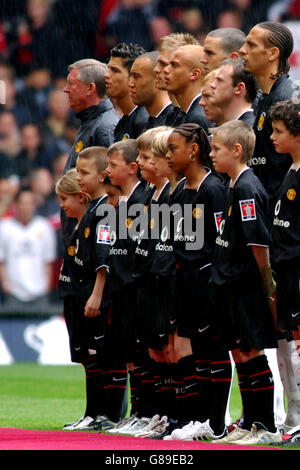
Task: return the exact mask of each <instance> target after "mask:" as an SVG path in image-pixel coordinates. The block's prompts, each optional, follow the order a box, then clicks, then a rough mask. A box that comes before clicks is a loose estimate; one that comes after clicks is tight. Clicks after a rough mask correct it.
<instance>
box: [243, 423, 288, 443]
mask: <svg viewBox="0 0 300 470" xmlns="http://www.w3.org/2000/svg"><path fill="white" fill-rule="evenodd" d="M271 442H272V443H274V442H275V443H276V442H278V443H279V442H282V437H281V433H280V431H278V429H277V430H276V432H270V431H268V430H267V429H266V428H265V426H264V425H263V424H261V423H253V424H252V427H251V431H250V432H249V433H248V434H246V436H244V437H243V438H242V439H239V440H237V441H235V442H234V443H235V444H238V445H246V446H252V445H256V444H269V443H271Z"/></svg>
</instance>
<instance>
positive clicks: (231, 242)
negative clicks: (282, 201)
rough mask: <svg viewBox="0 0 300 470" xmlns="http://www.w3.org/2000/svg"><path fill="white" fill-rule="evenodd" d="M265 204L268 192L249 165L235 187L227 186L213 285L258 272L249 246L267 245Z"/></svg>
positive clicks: (214, 260)
mask: <svg viewBox="0 0 300 470" xmlns="http://www.w3.org/2000/svg"><path fill="white" fill-rule="evenodd" d="M268 204H269V197H268V194H267V192H266V190H265V189H264V187H263V185H262V184H261V182H260V180H259V179H258V178H257V177H256V176H255V174H254V173H253V170H251V169H250V168H248V169H246V170H244V171H243V172H241V174H240V175H239V177H238V179H237V180H236V182H235V184H234V187H230V186H228V188H227V189H226V199H225V206H224V212H223V217H222V220H221V223H220V229H219V234H218V236H217V238H216V249H215V254H214V259H213V266H212V281H213V283H214V284H216V285H223V284H224V285H225V284H229V283H231V282H234V281H235V280H236V279H237V278H242V277H247V276H248V275H249V274H251V273H254V272H256V271H257V266H256V261H255V258H254V255H253V253H252V249H251V245H260V246H266V247H269V246H270V243H271V237H270V225H269V219H268V210H269V206H268ZM259 275H260V274H259Z"/></svg>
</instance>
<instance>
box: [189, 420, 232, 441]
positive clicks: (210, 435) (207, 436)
mask: <svg viewBox="0 0 300 470" xmlns="http://www.w3.org/2000/svg"><path fill="white" fill-rule="evenodd" d="M225 435H227V428H226V427H225V429H224V431H223V432H222V434H220V435H219V436H216V435H215V434H214V432H213V430H212V429H211V427H210V425H209V419H208V420H207V421H205V423H202V424H201V426H199V427H198V429H196V428H194V429H193V433H192V436H191V437H192V439H191V440H194V441H212V440H220V439H222V438H223V437H224V436H225Z"/></svg>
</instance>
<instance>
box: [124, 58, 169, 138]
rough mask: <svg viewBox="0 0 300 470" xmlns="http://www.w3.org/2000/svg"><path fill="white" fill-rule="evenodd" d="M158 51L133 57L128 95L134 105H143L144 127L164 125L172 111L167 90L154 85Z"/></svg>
mask: <svg viewBox="0 0 300 470" xmlns="http://www.w3.org/2000/svg"><path fill="white" fill-rule="evenodd" d="M158 56H159V52H158V51H151V52H146V53H145V54H142V55H140V56H139V57H137V58H136V59H135V61H134V62H133V64H132V67H131V71H130V79H129V88H130V95H131V98H132V100H133V102H134V104H135V105H137V106H144V107H145V108H146V110H147V112H148V115H149V118H148V121H147V123H146V129H150V128H153V127H158V126H162V125H165V123H166V119H167V117H168V115H169V114H170V113H172V112H173V109H174V107H173V104H172V102H171V100H170V97H169V94H168V92H167V91H165V90H162V89H159V88H158V87H157V86H156V74H155V72H154V69H155V67H156V65H157V59H158Z"/></svg>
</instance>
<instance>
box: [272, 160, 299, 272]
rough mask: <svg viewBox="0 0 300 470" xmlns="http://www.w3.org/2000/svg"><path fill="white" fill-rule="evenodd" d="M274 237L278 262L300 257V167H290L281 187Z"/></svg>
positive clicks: (276, 207) (275, 257)
mask: <svg viewBox="0 0 300 470" xmlns="http://www.w3.org/2000/svg"><path fill="white" fill-rule="evenodd" d="M272 238H273V256H274V261H275V262H276V263H280V262H284V261H289V260H292V259H295V258H300V168H298V169H297V170H296V169H292V168H290V170H289V171H288V173H287V174H286V176H285V178H284V179H283V181H282V184H281V186H280V188H279V192H278V196H277V202H276V205H275V211H274V219H273V227H272Z"/></svg>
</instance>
